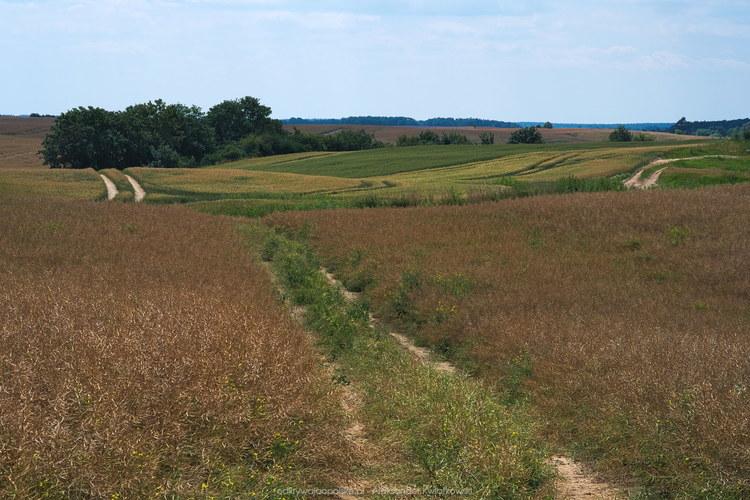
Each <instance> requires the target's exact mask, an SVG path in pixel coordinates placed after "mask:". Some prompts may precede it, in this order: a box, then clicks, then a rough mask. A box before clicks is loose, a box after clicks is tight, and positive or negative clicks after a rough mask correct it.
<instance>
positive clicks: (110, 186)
mask: <svg viewBox="0 0 750 500" xmlns="http://www.w3.org/2000/svg"><path fill="white" fill-rule="evenodd" d="M99 175H101V176H102V180H103V181H104V184H105V185H106V186H107V200H109V201H112V200H114V199H115V196H117V193H119V191H118V190H117V186H115V183H114V182H112V179H110V178H109V177H107V176H106V175H104V174H99Z"/></svg>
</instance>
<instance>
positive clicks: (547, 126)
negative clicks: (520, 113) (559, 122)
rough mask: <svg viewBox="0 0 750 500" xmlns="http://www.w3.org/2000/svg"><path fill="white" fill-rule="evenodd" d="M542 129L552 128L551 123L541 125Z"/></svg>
mask: <svg viewBox="0 0 750 500" xmlns="http://www.w3.org/2000/svg"><path fill="white" fill-rule="evenodd" d="M542 128H552V122H544V125H542Z"/></svg>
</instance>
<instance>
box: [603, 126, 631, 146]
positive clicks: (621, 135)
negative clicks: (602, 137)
mask: <svg viewBox="0 0 750 500" xmlns="http://www.w3.org/2000/svg"><path fill="white" fill-rule="evenodd" d="M609 140H610V141H611V142H629V141H632V140H633V134H632V133H631V132H630V130H628V129H626V128H625V127H624V126H622V125H620V126H619V127H617V128H616V129H614V130H613V131H612V133H611V134H609Z"/></svg>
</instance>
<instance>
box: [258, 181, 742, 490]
mask: <svg viewBox="0 0 750 500" xmlns="http://www.w3.org/2000/svg"><path fill="white" fill-rule="evenodd" d="M748 217H750V185H747V184H744V185H737V186H721V187H715V188H706V189H701V190H650V191H639V192H627V193H579V194H571V195H557V196H543V197H534V198H526V199H519V200H505V201H502V202H498V203H483V204H478V205H471V206H462V207H417V208H405V209H373V210H366V211H362V210H335V211H322V212H314V213H313V212H307V213H302V212H295V213H291V212H290V213H284V214H274V215H272V216H270V217H268V218H266V219H265V222H266V224H268V225H269V226H271V227H274V228H278V229H279V230H283V231H292V232H293V231H295V230H301V231H303V233H304V234H305V235H306V237H307V239H308V241H309V243H310V244H311V245H312V247H313V248H314V249H315V251H316V252H317V253H318V254H319V255H321V257H322V259H323V262H324V265H325V266H326V267H328V268H329V269H331V270H332V272H333V273H334V274H335V275H336V276H337V277H338V278H340V279H341V280H342V281H343V282H344V283H345V285H346V286H348V287H349V288H350V289H352V290H364V291H365V296H366V299H367V300H368V301H369V303H370V304H371V307H373V309H374V311H375V314H376V315H377V316H379V317H380V318H382V320H384V321H387V322H388V323H389V324H390V325H391V327H392V328H396V329H397V330H399V331H405V332H408V333H409V334H410V335H412V336H413V337H414V338H415V339H417V341H418V342H421V343H423V344H424V345H427V346H429V347H431V348H432V349H433V350H435V351H436V352H439V353H442V354H443V355H444V356H446V357H447V358H449V359H451V360H453V361H455V362H456V363H458V364H459V365H460V366H462V367H463V368H464V369H466V370H468V371H470V372H472V373H474V374H476V375H477V376H479V377H481V378H482V379H484V380H485V381H486V382H487V383H489V384H491V385H492V386H494V387H495V388H496V390H497V391H498V392H499V393H500V394H503V395H504V396H503V397H504V399H505V401H506V402H508V403H510V404H522V405H529V407H530V408H531V411H532V412H533V413H534V414H535V415H536V416H537V417H538V421H539V422H540V425H541V426H542V430H541V432H540V434H541V435H542V436H543V437H544V439H545V440H547V441H548V442H551V443H555V444H556V446H557V447H558V449H563V450H567V451H568V452H570V453H572V454H573V455H574V456H577V457H584V458H586V459H587V460H589V461H591V462H592V463H594V464H596V466H597V468H598V470H600V471H603V473H604V474H607V475H609V476H610V477H614V478H618V477H619V479H620V480H621V481H624V482H627V481H629V480H632V481H635V482H636V483H637V484H639V485H641V487H642V488H643V490H642V492H643V494H644V495H646V496H655V497H662V496H663V497H669V498H671V497H681V496H682V497H688V498H694V497H712V498H743V497H745V496H747V495H748V493H750V484H749V483H748V481H747V478H748V477H750V469H748V464H749V463H750V456H748V454H747V453H748V450H749V449H750V434H749V433H748V429H750V421H748V412H747V408H748V404H749V401H748V394H749V393H748V390H747V387H748V383H750V382H749V380H748V374H750V364H749V363H750V361H748V360H750V339H749V338H748V336H747V333H748V331H747V325H748V324H750V316H749V315H748V310H749V309H748V301H749V300H750V297H749V296H748V290H750V282H749V281H748V279H750V275H748V273H747V272H746V270H747V265H746V262H747V261H748V258H750V255H748V249H749V248H750V227H749V226H748V225H747V223H746V221H747V220H748Z"/></svg>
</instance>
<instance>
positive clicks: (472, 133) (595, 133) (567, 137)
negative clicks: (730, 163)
mask: <svg viewBox="0 0 750 500" xmlns="http://www.w3.org/2000/svg"><path fill="white" fill-rule="evenodd" d="M295 127H296V128H297V129H299V130H300V131H301V132H305V133H308V134H333V133H336V132H338V131H341V130H353V131H357V130H365V132H367V133H368V134H373V135H374V136H375V139H377V140H379V141H383V142H385V143H388V144H395V143H396V141H397V140H398V138H399V137H400V136H402V135H407V136H410V137H412V136H417V135H419V133H420V132H423V131H425V130H432V131H434V132H437V133H438V134H443V133H451V132H456V133H459V134H462V135H465V136H466V137H468V138H469V140H471V141H472V142H476V143H478V142H480V140H479V134H481V133H483V132H490V133H492V134H495V144H505V143H506V142H507V141H508V138H509V137H510V134H512V133H513V131H514V130H516V129H514V128H492V127H387V126H380V125H317V124H300V125H284V129H286V130H289V131H291V130H293V129H294V128H295ZM539 130H540V131H541V133H542V137H543V138H544V140H545V141H546V142H602V141H607V140H608V139H609V134H610V133H611V132H612V129H580V128H553V129H539ZM647 134H648V135H652V136H654V137H655V138H656V140H658V141H672V140H693V139H706V138H705V137H695V136H685V135H675V134H667V133H664V132H647Z"/></svg>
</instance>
